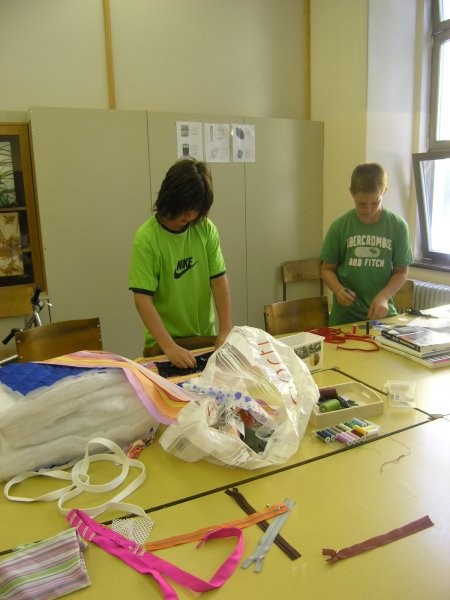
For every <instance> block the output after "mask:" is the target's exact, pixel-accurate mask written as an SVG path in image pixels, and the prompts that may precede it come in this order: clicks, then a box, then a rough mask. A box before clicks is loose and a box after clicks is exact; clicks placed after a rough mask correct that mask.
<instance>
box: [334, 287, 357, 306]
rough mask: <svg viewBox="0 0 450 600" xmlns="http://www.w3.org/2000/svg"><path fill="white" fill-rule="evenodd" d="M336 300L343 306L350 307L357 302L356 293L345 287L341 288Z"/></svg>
mask: <svg viewBox="0 0 450 600" xmlns="http://www.w3.org/2000/svg"><path fill="white" fill-rule="evenodd" d="M336 299H337V301H338V302H339V304H340V305H341V306H350V305H352V304H353V302H357V298H356V294H355V292H354V291H353V290H349V289H348V288H345V287H341V288H340V289H339V290H338V291H337V292H336Z"/></svg>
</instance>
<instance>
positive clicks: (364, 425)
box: [314, 417, 380, 446]
mask: <svg viewBox="0 0 450 600" xmlns="http://www.w3.org/2000/svg"><path fill="white" fill-rule="evenodd" d="M379 433H380V428H379V427H378V425H376V424H375V423H372V422H371V421H365V420H363V419H357V418H356V417H354V418H353V419H350V420H349V421H345V423H338V424H337V425H329V426H328V427H325V428H324V429H316V430H315V431H314V434H315V435H316V436H317V437H318V438H319V439H321V440H322V441H323V442H325V443H326V444H329V443H330V442H335V441H336V442H340V443H341V444H344V445H345V446H354V445H355V444H361V443H362V442H366V441H367V440H368V439H370V438H372V437H374V436H376V435H378V434H379Z"/></svg>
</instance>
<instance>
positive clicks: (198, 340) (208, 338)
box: [143, 335, 216, 357]
mask: <svg viewBox="0 0 450 600" xmlns="http://www.w3.org/2000/svg"><path fill="white" fill-rule="evenodd" d="M174 339H175V342H176V343H177V344H178V345H179V346H181V347H182V348H187V349H188V350H199V349H200V348H211V347H214V345H215V343H216V336H215V335H193V336H192V337H185V338H174ZM161 354H164V352H163V351H162V350H161V348H160V347H159V346H158V344H156V345H155V346H152V347H151V348H144V353H143V355H144V356H145V357H149V356H160V355H161Z"/></svg>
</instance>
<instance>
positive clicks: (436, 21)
mask: <svg viewBox="0 0 450 600" xmlns="http://www.w3.org/2000/svg"><path fill="white" fill-rule="evenodd" d="M439 7H440V0H433V2H432V23H433V31H432V41H433V45H432V50H431V72H430V77H431V79H430V121H429V132H428V150H442V149H447V150H450V140H438V139H437V124H438V112H439V106H438V101H439V87H440V66H441V65H440V58H441V47H442V45H443V43H444V42H447V41H448V42H449V43H450V19H447V20H446V21H442V20H441V18H440V8H439Z"/></svg>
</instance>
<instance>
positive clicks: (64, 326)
mask: <svg viewBox="0 0 450 600" xmlns="http://www.w3.org/2000/svg"><path fill="white" fill-rule="evenodd" d="M15 338H16V348H17V355H18V357H19V358H18V360H19V362H29V361H33V360H46V359H47V358H55V357H56V356H62V355H63V354H70V353H71V352H78V351H79V350H103V344H102V334H101V328H100V319H99V318H97V317H96V318H93V319H74V320H71V321H59V322H57V323H49V324H48V325H42V326H41V327H34V328H33V329H28V330H26V331H19V332H17V333H16V336H15Z"/></svg>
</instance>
